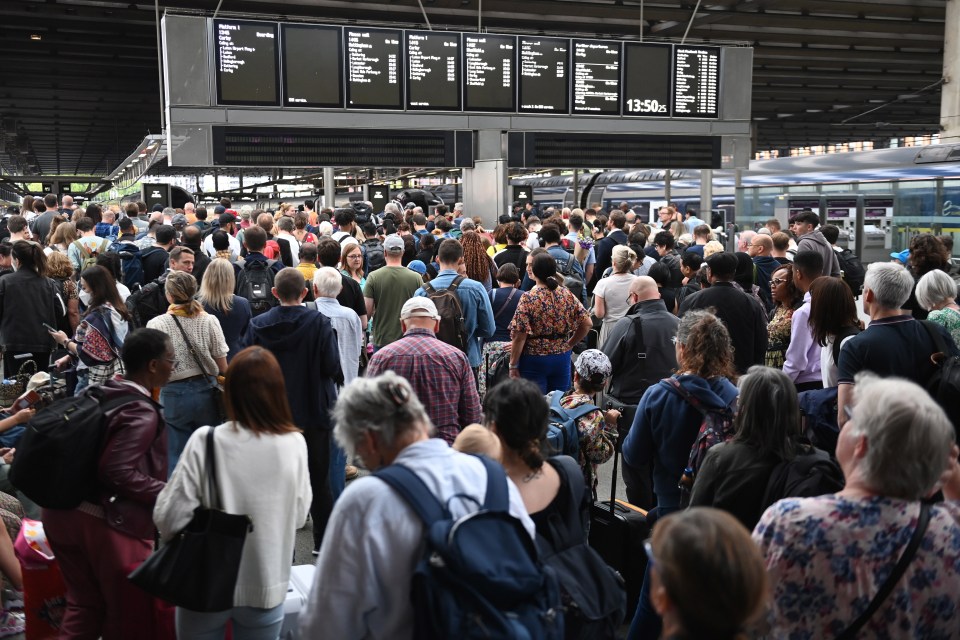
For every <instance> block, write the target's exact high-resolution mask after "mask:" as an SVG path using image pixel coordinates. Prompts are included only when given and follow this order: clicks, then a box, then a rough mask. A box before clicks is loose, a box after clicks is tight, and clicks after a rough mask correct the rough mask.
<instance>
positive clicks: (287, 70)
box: [281, 24, 343, 109]
mask: <svg viewBox="0 0 960 640" xmlns="http://www.w3.org/2000/svg"><path fill="white" fill-rule="evenodd" d="M281 32H282V34H283V38H282V51H283V58H282V60H283V104H284V105H285V106H288V107H316V108H321V109H322V108H327V109H330V108H341V107H343V58H342V53H343V43H342V41H341V37H342V35H343V30H342V29H341V28H340V27H324V26H319V25H304V24H284V25H282V26H281Z"/></svg>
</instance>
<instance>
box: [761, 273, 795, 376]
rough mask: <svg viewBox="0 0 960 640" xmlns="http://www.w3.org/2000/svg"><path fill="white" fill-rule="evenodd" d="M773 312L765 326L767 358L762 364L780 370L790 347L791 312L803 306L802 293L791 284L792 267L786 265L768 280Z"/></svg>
mask: <svg viewBox="0 0 960 640" xmlns="http://www.w3.org/2000/svg"><path fill="white" fill-rule="evenodd" d="M770 295H771V297H772V298H773V312H772V313H771V315H770V323H769V324H767V356H766V358H765V360H764V364H765V365H766V366H768V367H774V368H776V369H780V368H782V367H783V361H784V359H785V357H786V353H787V347H789V346H790V321H791V319H792V318H793V312H794V311H796V310H797V308H798V307H799V306H800V305H801V304H803V292H801V291H800V290H799V289H797V285H795V284H793V265H792V264H788V265H784V266H783V267H781V268H779V269H777V270H776V271H774V272H773V278H772V279H771V280H770Z"/></svg>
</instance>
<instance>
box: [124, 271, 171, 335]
mask: <svg viewBox="0 0 960 640" xmlns="http://www.w3.org/2000/svg"><path fill="white" fill-rule="evenodd" d="M166 282H167V277H166V275H164V276H161V277H159V278H157V279H156V280H154V281H153V282H149V283H147V285H146V286H144V287H141V288H140V289H138V290H137V291H135V292H133V293H131V294H130V297H129V298H127V302H126V304H127V310H128V311H129V312H130V330H131V331H132V330H134V329H142V328H143V327H145V326H147V323H148V322H150V321H151V320H153V319H154V318H156V317H157V316H160V315H163V314H164V313H166V312H167V309H168V308H169V306H170V305H169V303H168V302H167V296H166V293H165V292H164V287H165V286H166Z"/></svg>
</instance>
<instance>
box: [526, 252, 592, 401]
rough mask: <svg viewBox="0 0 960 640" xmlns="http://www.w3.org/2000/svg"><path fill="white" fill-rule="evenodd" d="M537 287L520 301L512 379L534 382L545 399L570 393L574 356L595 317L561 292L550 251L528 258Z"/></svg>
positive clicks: (569, 296)
mask: <svg viewBox="0 0 960 640" xmlns="http://www.w3.org/2000/svg"><path fill="white" fill-rule="evenodd" d="M527 275H528V276H529V277H530V279H532V280H533V281H534V283H536V284H535V286H534V287H533V289H531V290H530V291H529V292H527V293H526V294H524V296H523V297H522V298H520V303H519V304H518V305H517V311H516V313H515V314H514V316H513V321H512V322H511V323H510V338H511V345H510V377H511V378H525V379H527V380H532V381H533V382H536V383H537V384H538V385H539V386H540V391H541V393H544V394H545V393H547V392H548V391H553V390H557V389H559V390H565V389H569V388H570V351H571V350H572V349H573V347H574V346H575V345H576V344H577V343H578V342H580V341H581V340H582V339H583V338H584V336H586V335H587V332H588V331H590V329H592V328H593V322H592V321H591V320H590V314H589V313H588V312H587V310H586V309H584V308H583V305H582V304H580V301H579V300H578V299H577V297H576V296H575V295H573V293H571V292H570V291H569V290H568V289H567V288H566V287H562V286H560V282H561V278H560V277H559V276H558V275H557V261H556V260H555V259H554V257H553V256H552V255H550V254H549V253H548V252H546V251H541V252H538V251H537V250H534V251H532V252H531V253H530V255H528V256H527Z"/></svg>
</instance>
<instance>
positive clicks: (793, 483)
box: [763, 442, 845, 510]
mask: <svg viewBox="0 0 960 640" xmlns="http://www.w3.org/2000/svg"><path fill="white" fill-rule="evenodd" d="M844 484H845V482H844V479H843V471H841V470H840V465H838V464H837V461H836V460H834V459H833V458H831V457H830V454H828V453H827V452H826V451H823V450H822V449H817V448H815V447H813V445H811V444H809V443H806V442H801V443H800V452H799V453H797V455H796V457H794V458H793V459H792V460H786V461H783V462H780V463H779V464H777V466H775V467H774V468H773V472H771V474H770V479H769V480H768V481H767V489H766V491H764V492H763V510H766V509H767V507H769V506H770V505H772V504H773V503H774V502H776V501H777V500H783V499H784V498H814V497H816V496H822V495H826V494H828V493H836V492H837V491H840V490H842V489H843V487H844Z"/></svg>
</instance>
